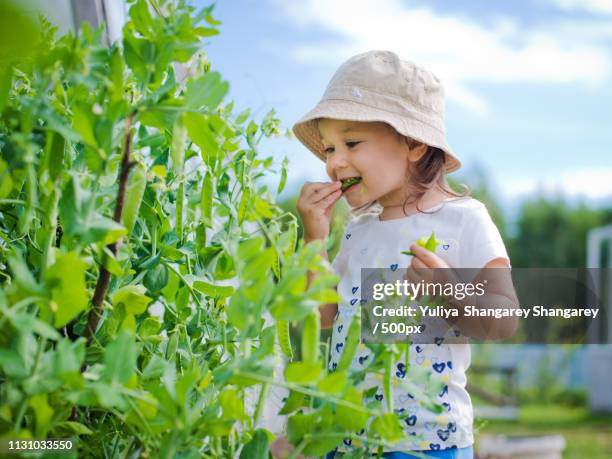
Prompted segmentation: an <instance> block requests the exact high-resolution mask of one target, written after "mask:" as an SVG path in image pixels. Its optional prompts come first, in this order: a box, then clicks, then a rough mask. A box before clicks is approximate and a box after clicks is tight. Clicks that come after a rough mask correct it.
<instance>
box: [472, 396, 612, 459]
mask: <svg viewBox="0 0 612 459" xmlns="http://www.w3.org/2000/svg"><path fill="white" fill-rule="evenodd" d="M475 431H476V449H478V437H479V436H480V435H483V434H485V435H486V434H489V435H497V434H503V435H510V436H512V435H546V434H559V435H562V436H563V437H565V441H566V449H565V451H564V454H563V458H564V459H610V458H612V414H607V415H592V414H590V413H589V411H588V409H587V408H586V407H568V406H563V405H558V404H555V405H525V406H522V407H521V409H520V415H519V419H518V420H517V421H485V420H481V419H476V420H475Z"/></svg>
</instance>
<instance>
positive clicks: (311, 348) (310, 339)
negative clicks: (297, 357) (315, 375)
mask: <svg viewBox="0 0 612 459" xmlns="http://www.w3.org/2000/svg"><path fill="white" fill-rule="evenodd" d="M320 340H321V318H320V316H319V311H318V310H314V311H313V313H312V314H309V315H308V316H306V320H304V328H303V330H302V361H304V362H308V363H316V362H317V361H318V360H319V345H320Z"/></svg>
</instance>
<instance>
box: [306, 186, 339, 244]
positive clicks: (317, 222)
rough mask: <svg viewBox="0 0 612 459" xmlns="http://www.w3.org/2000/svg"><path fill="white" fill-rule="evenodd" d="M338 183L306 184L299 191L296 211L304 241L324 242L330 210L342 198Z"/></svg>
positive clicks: (328, 224) (327, 230)
mask: <svg viewBox="0 0 612 459" xmlns="http://www.w3.org/2000/svg"><path fill="white" fill-rule="evenodd" d="M340 184H341V183H340V181H337V182H332V183H321V182H315V183H309V182H307V183H306V184H305V185H304V186H303V187H302V190H301V191H300V197H299V198H298V202H297V205H296V207H297V211H298V212H299V214H300V218H301V220H302V225H303V226H304V240H305V241H306V242H308V241H311V240H313V239H322V240H325V239H327V237H328V236H329V227H330V221H331V210H332V207H333V206H334V204H335V202H336V201H338V199H340V197H341V196H342V191H341V190H340Z"/></svg>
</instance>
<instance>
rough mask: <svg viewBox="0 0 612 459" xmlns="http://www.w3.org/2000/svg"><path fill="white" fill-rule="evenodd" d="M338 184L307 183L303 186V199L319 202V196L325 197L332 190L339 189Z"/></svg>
mask: <svg viewBox="0 0 612 459" xmlns="http://www.w3.org/2000/svg"><path fill="white" fill-rule="evenodd" d="M339 188H340V183H339V182H332V183H320V182H315V183H308V184H306V185H304V197H305V198H307V199H312V198H314V199H316V200H319V198H320V196H327V194H328V193H329V192H331V191H333V190H334V189H339Z"/></svg>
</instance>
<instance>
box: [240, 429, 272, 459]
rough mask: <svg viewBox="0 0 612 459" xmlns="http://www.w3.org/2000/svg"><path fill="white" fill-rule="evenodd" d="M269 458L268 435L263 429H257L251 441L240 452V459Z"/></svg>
mask: <svg viewBox="0 0 612 459" xmlns="http://www.w3.org/2000/svg"><path fill="white" fill-rule="evenodd" d="M268 457H269V452H268V435H267V434H266V432H265V431H264V430H263V429H257V430H256V431H255V434H254V435H253V438H251V441H249V442H248V443H247V444H246V445H244V447H243V448H242V451H240V459H268Z"/></svg>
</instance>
